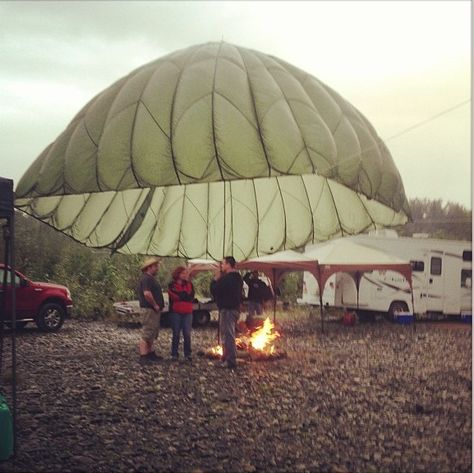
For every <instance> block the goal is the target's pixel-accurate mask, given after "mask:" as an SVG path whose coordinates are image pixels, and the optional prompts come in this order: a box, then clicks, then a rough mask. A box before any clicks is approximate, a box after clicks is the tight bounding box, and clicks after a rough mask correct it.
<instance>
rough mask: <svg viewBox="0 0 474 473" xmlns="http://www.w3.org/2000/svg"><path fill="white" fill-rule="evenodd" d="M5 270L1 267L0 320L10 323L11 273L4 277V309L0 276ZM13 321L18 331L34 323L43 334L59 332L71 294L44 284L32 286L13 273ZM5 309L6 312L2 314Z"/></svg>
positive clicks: (64, 289) (19, 274)
mask: <svg viewBox="0 0 474 473" xmlns="http://www.w3.org/2000/svg"><path fill="white" fill-rule="evenodd" d="M4 272H5V266H4V265H3V264H0V295H1V296H2V297H1V298H0V318H1V319H2V320H9V319H11V303H12V298H11V296H12V290H11V272H10V271H8V275H7V290H6V301H5V302H6V304H5V306H4V305H3V276H4ZM15 273H16V276H15V287H16V290H15V292H16V320H17V327H24V326H25V325H26V324H27V323H28V322H31V321H34V322H36V325H37V326H38V327H39V328H40V329H41V330H44V331H45V332H55V331H57V330H59V329H60V328H61V326H62V325H63V323H64V319H65V318H66V316H67V315H69V313H70V311H71V309H72V300H71V293H70V292H69V289H68V288H67V287H65V286H60V285H58V284H50V283H46V282H33V281H31V280H29V279H28V278H27V277H25V276H24V275H23V274H21V273H20V272H18V271H16V272H15ZM3 307H5V312H4V311H3Z"/></svg>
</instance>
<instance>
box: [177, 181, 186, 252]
mask: <svg viewBox="0 0 474 473" xmlns="http://www.w3.org/2000/svg"><path fill="white" fill-rule="evenodd" d="M186 189H187V186H184V191H183V203H182V204H181V222H180V223H179V229H178V244H177V246H176V255H178V254H179V247H180V245H181V235H182V232H183V220H184V205H185V203H186Z"/></svg>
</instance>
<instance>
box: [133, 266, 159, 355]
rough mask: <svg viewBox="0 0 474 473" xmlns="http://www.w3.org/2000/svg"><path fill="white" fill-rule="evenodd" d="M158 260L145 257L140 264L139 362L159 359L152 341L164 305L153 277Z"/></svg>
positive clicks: (138, 290)
mask: <svg viewBox="0 0 474 473" xmlns="http://www.w3.org/2000/svg"><path fill="white" fill-rule="evenodd" d="M159 264H160V260H159V259H158V258H147V259H146V260H145V261H144V262H143V264H142V265H141V268H140V269H141V270H142V275H141V277H140V280H139V282H138V288H137V292H138V300H139V302H140V307H141V308H142V311H143V322H142V326H143V332H142V338H141V340H140V343H139V344H138V349H139V351H140V363H148V362H153V361H158V360H161V357H159V356H157V355H156V353H155V351H154V349H153V342H154V341H155V340H156V338H157V337H158V333H159V330H160V315H161V311H162V310H163V307H164V305H165V304H164V301H163V292H162V291H161V286H160V285H159V283H158V281H157V280H156V279H155V275H156V273H157V272H158V266H159Z"/></svg>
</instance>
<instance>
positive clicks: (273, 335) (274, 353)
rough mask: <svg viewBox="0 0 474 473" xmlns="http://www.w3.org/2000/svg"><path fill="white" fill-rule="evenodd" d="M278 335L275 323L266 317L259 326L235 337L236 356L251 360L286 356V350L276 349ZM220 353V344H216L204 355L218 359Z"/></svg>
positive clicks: (221, 351) (220, 355)
mask: <svg viewBox="0 0 474 473" xmlns="http://www.w3.org/2000/svg"><path fill="white" fill-rule="evenodd" d="M280 337H281V335H280V333H279V332H278V331H277V330H275V325H274V324H273V323H272V322H271V321H270V318H268V317H267V318H266V319H265V321H264V322H263V325H261V326H260V327H259V328H256V329H255V330H253V331H247V332H245V333H241V335H240V336H239V337H237V338H236V340H235V344H236V347H237V357H238V358H249V357H250V359H251V360H252V361H262V360H273V359H278V358H284V357H286V352H285V351H284V350H282V349H278V348H277V347H276V345H275V342H276V340H277V339H278V338H280ZM222 353H223V350H222V346H221V345H217V346H215V347H212V348H210V349H209V350H207V352H206V356H208V357H209V358H215V359H218V358H221V357H222Z"/></svg>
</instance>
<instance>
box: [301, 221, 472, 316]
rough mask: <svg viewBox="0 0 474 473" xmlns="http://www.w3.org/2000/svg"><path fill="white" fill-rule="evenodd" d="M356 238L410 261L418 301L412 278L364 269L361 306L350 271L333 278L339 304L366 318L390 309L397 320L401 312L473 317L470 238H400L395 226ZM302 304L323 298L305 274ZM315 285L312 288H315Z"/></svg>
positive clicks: (361, 285)
mask: <svg viewBox="0 0 474 473" xmlns="http://www.w3.org/2000/svg"><path fill="white" fill-rule="evenodd" d="M346 238H350V239H353V241H354V242H356V243H359V244H361V245H365V246H367V247H369V248H375V249H377V250H380V251H383V252H385V253H387V254H390V255H393V256H396V257H398V258H402V259H404V260H406V261H410V263H411V267H412V275H413V276H412V277H413V301H414V307H413V304H412V296H411V292H410V286H409V284H408V281H407V280H406V279H405V278H404V277H403V276H402V275H401V274H399V273H396V272H393V271H372V272H368V273H364V274H363V277H362V279H361V282H360V290H359V304H358V306H357V294H356V287H355V283H354V281H353V280H352V278H351V277H350V276H349V275H348V274H343V273H337V274H336V275H335V276H333V278H334V279H333V278H331V280H330V281H331V283H332V285H333V287H330V281H328V282H327V284H326V287H325V289H324V293H323V295H324V294H325V293H326V291H327V290H328V286H329V287H330V289H329V292H330V295H331V299H333V301H334V302H333V304H330V305H334V306H335V307H346V308H349V309H354V310H357V311H358V312H359V313H360V314H362V315H365V316H371V315H375V314H376V313H385V314H387V315H388V317H389V318H393V316H394V314H395V313H397V312H407V311H408V312H410V313H413V311H414V313H415V314H416V315H417V316H419V317H426V318H441V317H444V316H451V315H456V316H459V315H461V316H463V315H468V314H469V315H470V314H471V310H472V299H471V294H472V293H471V284H472V245H471V242H469V241H454V240H435V239H430V238H426V235H419V236H418V237H412V238H407V237H399V236H398V235H397V233H396V232H395V231H393V230H384V231H380V230H379V231H376V232H373V233H369V234H362V235H357V236H353V237H346ZM304 283H305V284H304V287H305V288H306V290H307V292H306V294H305V293H303V297H302V299H301V301H302V302H306V303H311V302H310V301H311V300H314V299H316V298H319V295H318V294H319V293H318V292H317V291H318V286H317V282H316V280H315V279H314V276H312V275H311V274H310V273H305V274H304ZM309 288H311V291H310V290H309Z"/></svg>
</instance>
